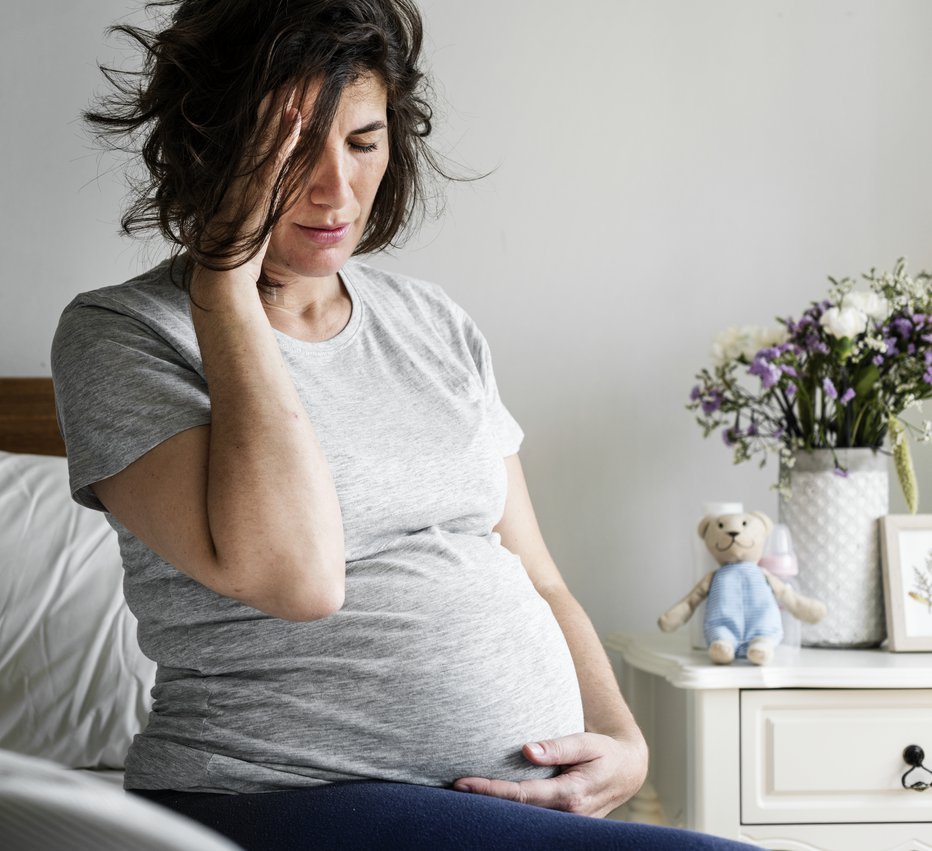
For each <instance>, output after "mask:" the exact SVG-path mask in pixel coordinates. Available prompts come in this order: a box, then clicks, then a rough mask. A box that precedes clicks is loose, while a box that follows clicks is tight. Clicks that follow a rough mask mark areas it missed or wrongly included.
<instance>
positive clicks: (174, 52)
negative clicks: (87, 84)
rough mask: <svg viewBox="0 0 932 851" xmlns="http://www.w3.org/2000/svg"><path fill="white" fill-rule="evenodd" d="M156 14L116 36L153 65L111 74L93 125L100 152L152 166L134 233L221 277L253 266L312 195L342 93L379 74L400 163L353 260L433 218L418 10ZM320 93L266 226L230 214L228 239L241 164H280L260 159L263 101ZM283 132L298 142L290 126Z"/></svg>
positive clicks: (432, 160)
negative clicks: (247, 260)
mask: <svg viewBox="0 0 932 851" xmlns="http://www.w3.org/2000/svg"><path fill="white" fill-rule="evenodd" d="M153 7H167V8H168V16H169V20H168V21H167V22H166V23H167V26H165V27H164V28H162V29H159V30H148V29H143V28H141V27H136V26H129V25H125V24H121V25H117V26H114V27H111V28H110V30H109V32H110V33H111V34H113V33H116V34H122V35H123V36H127V37H129V38H130V39H131V40H132V41H133V42H135V43H136V44H137V45H138V46H140V47H141V48H142V49H143V53H144V61H143V65H142V68H141V69H140V70H134V71H125V70H119V69H115V68H111V67H106V66H101V70H102V72H103V73H104V75H105V76H106V78H107V80H108V81H109V82H110V84H111V85H112V86H113V90H112V91H111V92H110V94H108V95H106V96H105V97H104V98H103V99H102V100H101V101H100V102H99V103H98V104H97V106H96V109H89V110H87V111H86V112H85V113H84V118H85V120H86V121H87V122H88V124H89V126H90V127H91V128H92V129H93V130H94V131H95V132H96V135H97V136H98V138H99V139H101V140H102V141H104V142H105V143H107V144H109V145H110V146H111V147H114V148H117V149H119V150H123V151H128V152H130V153H133V154H139V155H141V158H142V162H143V163H144V164H145V168H146V176H145V177H144V178H143V179H141V180H139V181H137V182H135V184H134V185H132V186H131V192H132V195H131V198H130V203H129V205H128V207H127V209H126V210H125V211H124V214H123V217H122V220H121V224H122V229H123V231H124V232H125V233H126V234H129V235H137V234H140V233H145V232H151V231H158V232H159V233H161V234H162V236H163V237H165V238H166V239H167V240H168V241H169V242H170V243H172V244H174V245H175V246H176V251H181V250H182V249H184V250H186V251H187V253H188V256H189V257H190V258H191V259H192V260H194V261H195V262H197V263H200V264H202V265H204V266H207V267H208V268H212V269H217V270H223V269H229V268H233V267H234V266H236V265H237V264H238V262H242V259H243V258H244V257H252V256H254V255H255V254H256V253H257V252H258V251H259V249H260V247H261V246H262V244H263V243H264V241H265V239H266V238H267V237H268V235H269V233H270V231H271V230H272V228H273V227H274V225H275V224H276V222H277V221H278V220H279V219H280V218H281V216H282V214H283V213H284V212H285V211H286V210H287V209H288V208H289V207H290V206H291V205H292V204H294V202H295V201H296V199H297V197H298V195H299V194H300V193H301V191H302V187H303V186H306V185H307V183H308V179H309V177H310V175H311V172H312V170H313V168H314V164H315V162H316V161H317V159H318V157H319V155H320V152H321V150H322V148H323V145H324V141H325V137H326V135H327V133H328V130H329V128H330V125H331V123H332V121H333V118H334V115H335V114H336V110H337V107H338V105H339V102H340V97H341V95H342V92H343V90H344V89H345V88H346V86H348V85H351V84H353V83H354V82H355V81H357V80H358V79H359V78H360V77H361V76H363V75H366V74H372V75H375V76H377V77H378V78H379V79H380V80H381V81H382V82H383V83H384V85H385V88H386V93H387V107H388V110H387V114H388V146H389V147H388V153H389V158H388V168H387V171H386V173H385V176H384V178H383V179H382V182H381V184H380V185H379V188H378V191H377V193H376V196H375V200H374V203H373V206H372V211H371V213H370V216H369V219H368V222H367V224H366V228H365V231H364V233H363V236H362V239H361V240H360V243H359V245H358V246H357V248H356V252H357V253H365V252H372V251H377V250H379V249H382V248H385V247H387V246H389V245H398V244H399V242H400V238H401V236H402V234H403V233H404V232H405V230H407V229H408V228H409V226H410V225H412V224H413V223H414V222H416V221H417V220H418V219H419V217H420V214H421V213H423V211H424V204H425V200H426V199H427V197H428V195H427V191H426V190H427V187H428V180H429V178H430V177H432V176H437V175H443V171H442V169H441V167H440V165H439V164H438V161H437V159H436V156H435V155H434V154H433V152H432V151H431V149H430V148H429V147H428V145H427V142H426V139H427V136H428V135H429V134H430V131H431V118H432V110H431V106H430V103H429V100H428V98H427V80H426V78H425V76H424V74H423V73H422V72H421V70H420V68H419V65H418V59H419V54H420V49H421V41H422V24H421V18H420V14H419V12H418V10H417V7H416V6H415V5H414V3H413V0H162V2H152V3H149V4H148V5H147V8H148V9H150V11H151V10H152V8H153ZM311 81H316V82H317V83H319V90H318V93H317V96H316V100H315V102H314V110H313V116H312V121H311V122H310V126H309V127H307V128H306V132H303V133H302V137H301V140H300V141H299V142H298V144H297V147H296V148H295V150H294V151H293V153H292V155H291V157H289V160H288V162H287V163H286V165H285V167H284V168H283V169H282V170H281V173H280V174H279V176H278V179H277V181H276V183H275V186H274V188H273V191H272V203H271V205H270V207H269V209H268V212H267V214H266V215H265V218H264V221H262V222H261V224H259V225H258V226H254V227H252V228H251V229H250V228H249V227H246V226H245V221H246V218H247V216H248V215H249V213H250V212H251V211H250V210H248V209H246V208H245V204H243V205H241V209H239V210H238V211H236V212H235V213H234V214H233V215H232V217H231V216H230V215H229V211H228V209H227V210H226V212H225V215H224V216H223V219H224V221H223V222H222V224H221V225H220V230H219V231H218V229H217V227H218V225H217V220H218V213H219V211H220V210H221V203H222V202H223V199H224V196H226V195H227V192H228V190H229V189H230V187H231V186H232V184H233V183H234V181H235V180H236V179H237V178H240V177H242V176H243V174H242V169H243V163H253V165H252V168H256V169H258V168H261V167H262V166H263V165H264V163H265V162H266V160H267V158H268V157H271V156H274V155H275V150H274V149H273V150H272V151H269V150H265V151H259V150H258V147H259V146H258V144H257V141H258V137H259V135H260V133H261V129H260V128H258V127H257V124H258V111H259V105H260V103H261V101H262V99H263V98H264V97H265V96H266V95H267V94H268V93H270V92H273V91H276V90H279V89H281V88H282V87H284V86H293V87H295V88H296V89H297V90H298V94H299V95H300V94H301V93H302V92H304V91H306V90H307V86H308V85H309V83H310V82H311ZM280 126H281V128H282V129H281V130H280V133H279V135H280V136H284V135H287V126H288V122H287V121H282V122H281V124H280ZM278 142H279V144H281V143H282V142H284V138H280V139H279V140H278ZM266 147H268V146H266ZM209 224H210V234H209V235H208V225H209Z"/></svg>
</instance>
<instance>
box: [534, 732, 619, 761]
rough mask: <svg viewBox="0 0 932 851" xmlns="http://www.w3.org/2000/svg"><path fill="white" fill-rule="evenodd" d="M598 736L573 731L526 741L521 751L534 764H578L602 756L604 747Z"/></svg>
mask: <svg viewBox="0 0 932 851" xmlns="http://www.w3.org/2000/svg"><path fill="white" fill-rule="evenodd" d="M600 738H602V737H599V736H596V735H594V734H592V733H574V734H572V735H570V736H561V737H560V738H558V739H544V740H542V741H540V742H528V743H527V744H526V745H525V746H524V747H523V748H522V752H523V753H524V756H525V757H526V758H527V759H528V760H530V761H531V762H533V763H534V764H535V765H579V764H580V763H583V762H591V761H592V760H594V759H598V758H599V757H600V756H604V754H605V750H606V748H605V747H602V746H601V745H602V744H603V743H602V742H601V741H600Z"/></svg>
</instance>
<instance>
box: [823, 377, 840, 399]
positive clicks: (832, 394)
mask: <svg viewBox="0 0 932 851" xmlns="http://www.w3.org/2000/svg"><path fill="white" fill-rule="evenodd" d="M822 392H823V393H824V394H825V395H826V396H828V398H829V399H837V398H838V391H837V390H836V389H835V385H834V384H832V379H831V378H823V379H822Z"/></svg>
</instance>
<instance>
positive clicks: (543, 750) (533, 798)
mask: <svg viewBox="0 0 932 851" xmlns="http://www.w3.org/2000/svg"><path fill="white" fill-rule="evenodd" d="M522 753H523V754H524V756H525V757H526V758H527V759H528V760H529V761H530V762H533V763H534V764H535V765H558V766H561V767H562V769H563V770H562V771H561V773H560V774H558V775H557V776H556V777H552V778H549V779H547V780H521V781H517V782H516V781H512V780H492V779H488V778H484V777H463V778H461V779H459V780H457V781H456V782H455V783H454V784H453V788H454V789H457V790H459V791H461V792H472V793H474V794H479V795H491V796H493V797H496V798H506V799H507V800H510V801H518V802H520V803H523V804H533V805H534V806H538V807H547V808H548V809H551V810H564V811H566V812H570V813H578V814H580V815H587V816H604V815H606V814H607V813H610V812H611V811H612V810H614V809H615V808H616V807H619V806H621V804H623V803H624V802H625V801H627V800H628V799H629V798H631V797H633V796H634V794H635V793H636V792H637V791H638V789H640V788H641V784H642V783H643V782H644V778H645V777H646V775H647V746H646V745H645V744H644V740H643V738H641V737H640V735H636V736H635V737H634V738H633V740H630V741H629V740H625V739H616V738H612V737H611V736H603V735H602V734H600V733H575V734H573V735H571V736H562V737H560V738H558V739H546V740H544V741H541V742H530V743H528V744H526V745H525V746H524V748H523V749H522Z"/></svg>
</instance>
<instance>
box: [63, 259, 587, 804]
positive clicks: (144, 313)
mask: <svg viewBox="0 0 932 851" xmlns="http://www.w3.org/2000/svg"><path fill="white" fill-rule="evenodd" d="M341 276H342V279H343V281H344V283H345V285H346V288H347V290H348V292H349V295H350V297H351V299H352V315H351V318H350V321H349V323H348V324H347V326H346V327H345V328H344V329H343V330H342V331H341V332H340V333H339V334H338V335H337V336H335V337H333V338H332V339H330V340H326V341H324V342H318V343H309V342H304V341H300V340H296V339H294V338H292V337H289V336H287V335H285V334H282V333H280V332H278V331H276V332H275V333H276V335H277V338H278V342H279V345H280V347H281V351H282V355H283V356H284V359H285V363H286V364H287V366H288V369H289V371H290V373H291V376H292V378H293V380H294V383H295V386H296V387H297V390H298V393H299V395H300V397H301V399H302V401H303V403H304V404H305V406H306V407H307V410H308V412H309V414H310V417H311V421H312V422H313V424H314V427H315V430H316V432H317V435H318V437H319V439H320V442H321V445H322V446H323V449H324V453H325V455H326V457H327V460H328V462H329V464H330V468H331V470H332V473H333V478H334V481H335V483H336V489H337V493H338V495H339V499H340V505H341V508H342V512H343V522H344V529H345V540H346V602H345V604H344V606H343V608H342V609H341V610H340V611H338V612H336V613H335V614H333V615H331V616H330V617H327V618H324V619H323V620H320V621H314V622H310V623H294V622H289V621H285V620H280V619H277V618H274V617H270V616H268V615H265V614H263V613H261V612H259V611H257V610H256V609H253V608H251V607H250V606H247V605H244V604H242V603H239V602H236V601H235V600H232V599H229V598H226V597H222V596H220V595H218V594H216V593H214V592H213V591H211V590H209V589H207V588H205V587H204V586H203V585H200V584H199V583H198V582H195V581H194V580H193V579H191V578H189V577H188V576H186V575H184V574H183V573H181V572H180V571H178V570H176V569H175V568H173V567H172V566H171V565H170V564H168V563H166V562H165V561H163V560H162V559H161V558H159V556H157V555H156V554H155V553H153V552H152V551H151V550H149V549H148V548H147V547H146V546H145V545H144V544H142V543H141V542H140V541H139V540H138V539H136V538H135V537H134V536H133V535H131V534H130V533H129V532H128V531H127V530H126V529H125V528H124V527H122V526H121V525H120V523H119V522H117V521H116V520H115V519H114V518H113V517H112V516H110V515H108V519H109V520H110V523H111V525H112V526H113V527H114V528H115V529H116V531H117V533H118V534H119V540H120V547H121V550H122V554H123V561H124V566H125V571H126V573H125V580H124V590H125V593H126V599H127V601H128V602H129V606H130V608H131V609H132V611H133V612H134V614H135V615H136V617H137V618H138V619H139V644H140V646H141V648H142V650H143V652H145V653H146V655H147V656H149V657H151V658H152V659H154V660H155V661H156V662H157V663H158V675H157V679H156V685H155V688H154V690H153V697H154V706H153V710H152V713H151V715H150V718H149V724H148V726H147V728H146V730H145V731H144V732H143V733H140V734H139V735H137V736H136V739H135V741H134V743H133V745H132V747H131V748H130V752H129V755H128V757H127V763H126V786H127V788H140V789H182V790H191V791H226V792H257V791H267V790H272V789H282V788H292V787H298V786H309V785H315V784H318V783H322V782H327V781H336V780H355V779H384V780H395V781H402V782H410V783H421V784H428V785H445V784H449V783H450V782H452V781H453V780H455V779H456V778H458V777H462V776H467V775H479V776H488V777H500V778H505V779H523V778H529V777H543V776H549V775H550V774H551V773H552V772H551V770H550V769H541V768H537V767H534V766H532V765H531V764H530V763H528V762H527V761H526V760H525V759H524V758H523V756H522V755H521V754H520V748H521V745H522V744H523V743H525V742H528V741H534V740H536V739H541V738H550V737H554V736H560V735H565V734H569V733H573V732H579V731H581V730H582V729H583V720H582V708H581V702H580V696H579V688H578V683H577V680H576V675H575V671H574V668H573V664H572V660H571V657H570V654H569V650H568V648H567V645H566V642H565V640H564V637H563V634H562V632H561V631H560V628H559V626H558V624H557V623H556V621H555V619H554V617H553V615H552V613H551V611H550V608H549V606H548V605H547V603H546V602H545V601H544V600H543V599H542V598H541V597H540V596H539V595H538V594H537V593H536V591H535V590H534V587H533V585H532V584H531V582H530V579H529V578H528V575H527V573H526V571H525V570H524V567H523V566H522V564H521V561H520V559H519V558H518V557H517V556H515V555H513V554H512V553H511V552H509V551H508V550H506V549H505V548H504V547H503V546H502V545H501V542H500V539H499V537H498V535H497V534H495V533H494V532H493V531H492V530H493V527H494V526H495V524H496V523H497V522H498V520H499V519H500V518H501V515H502V511H503V508H504V500H505V493H506V475H505V467H504V463H503V456H507V455H511V454H513V453H515V452H517V450H518V447H519V445H520V443H521V439H522V433H521V429H520V428H519V427H518V425H517V423H516V422H515V421H514V420H513V419H512V417H511V416H510V414H509V413H508V412H507V410H506V409H505V407H504V406H503V405H502V403H501V401H500V399H499V396H498V391H497V389H496V385H495V379H494V376H493V373H492V364H491V360H490V356H489V350H488V347H487V345H486V342H485V340H484V339H483V337H482V335H481V334H480V332H479V331H478V329H477V328H476V326H475V324H474V323H473V322H472V320H471V319H470V318H469V317H468V316H467V315H466V314H465V313H464V311H463V310H462V309H461V308H460V307H458V306H457V305H456V304H454V303H453V302H452V301H451V300H450V299H449V298H448V297H447V296H446V295H445V294H444V293H443V292H442V291H441V290H440V289H439V288H437V287H436V286H434V285H431V284H426V283H423V282H419V281H414V280H411V279H408V278H404V277H401V276H399V275H394V274H388V273H386V272H382V271H379V270H377V269H375V268H372V267H370V266H367V265H364V264H362V263H359V262H356V261H353V262H351V263H350V264H348V265H347V267H346V268H345V269H344V270H342V272H341ZM52 371H53V375H54V379H55V387H56V395H57V402H58V414H59V420H60V424H61V427H62V432H63V434H64V437H65V441H66V444H67V447H68V461H69V469H70V475H71V488H72V493H73V495H74V498H75V499H76V500H77V501H78V502H80V503H81V504H83V505H87V506H90V507H92V508H97V509H101V510H102V508H103V507H102V505H101V504H100V502H99V501H98V500H97V499H96V498H95V496H94V494H93V492H92V491H91V490H90V489H89V485H91V484H93V483H94V482H96V481H98V480H100V479H102V478H105V477H107V476H111V475H113V474H114V473H116V472H118V471H119V470H121V469H123V468H124V467H126V466H127V465H128V464H130V463H131V462H132V461H134V460H135V459H137V458H139V457H140V456H141V455H142V454H144V453H145V452H147V451H148V450H149V449H151V448H152V447H154V446H156V445H157V444H158V443H160V442H161V441H163V440H166V439H167V438H169V437H171V436H172V435H174V434H177V433H178V432H180V431H182V430H184V429H186V428H190V427H192V426H198V425H203V424H206V423H209V422H210V398H209V395H208V390H207V385H206V382H205V379H204V369H203V365H202V363H201V358H200V352H199V348H198V343H197V338H196V336H195V333H194V329H193V326H192V323H191V317H190V311H189V307H188V301H187V295H186V294H185V293H184V292H183V291H181V290H180V289H178V288H177V287H175V286H174V284H173V283H172V282H171V280H170V277H169V274H168V266H167V265H166V264H162V265H161V266H158V267H156V268H155V269H153V270H151V271H150V272H148V273H146V274H144V275H141V276H140V277H138V278H135V279H133V280H132V281H129V282H127V283H125V284H122V285H120V286H116V287H108V288H105V289H100V290H96V291H94V292H89V293H85V294H83V295H80V296H78V297H77V298H76V299H75V300H74V301H73V302H72V303H71V304H70V305H69V306H68V307H67V308H66V309H65V312H64V314H63V315H62V318H61V322H60V324H59V327H58V331H57V333H56V335H55V340H54V343H53V347H52Z"/></svg>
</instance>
